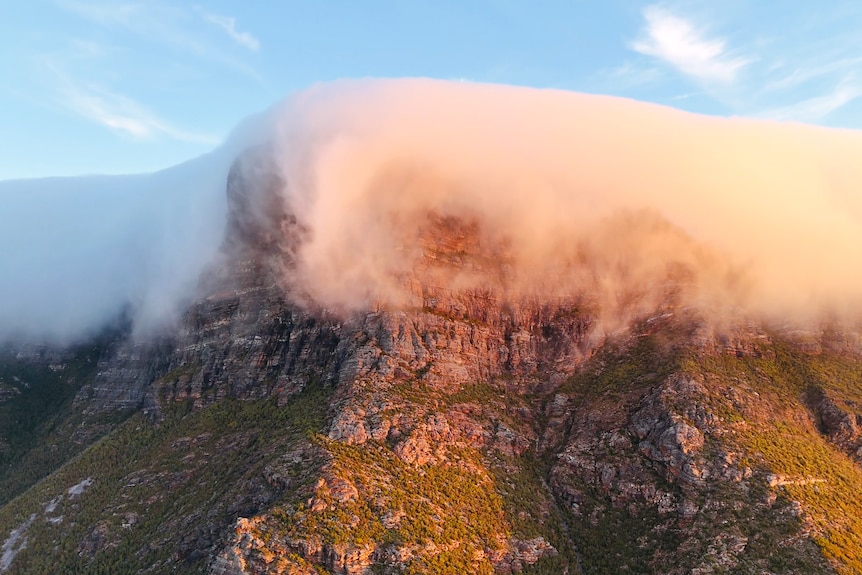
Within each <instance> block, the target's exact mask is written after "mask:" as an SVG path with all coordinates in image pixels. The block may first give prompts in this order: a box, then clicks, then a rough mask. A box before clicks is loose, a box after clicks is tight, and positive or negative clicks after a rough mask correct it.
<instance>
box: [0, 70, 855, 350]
mask: <svg viewBox="0 0 862 575" xmlns="http://www.w3.org/2000/svg"><path fill="white" fill-rule="evenodd" d="M261 143H268V144H269V145H270V146H271V150H272V153H273V159H274V161H275V165H276V167H277V169H278V170H279V171H280V172H281V176H282V180H283V181H284V182H285V186H284V189H283V190H282V199H283V201H284V202H285V205H286V207H287V208H288V209H289V210H290V211H291V212H292V213H293V214H294V215H295V216H296V218H297V219H298V221H299V222H300V223H301V224H302V225H303V226H304V227H305V229H307V230H308V233H307V234H306V235H305V236H304V237H306V238H307V239H306V241H305V242H304V243H303V244H302V245H301V246H299V247H298V248H297V250H298V251H297V252H296V253H297V257H298V262H297V265H296V267H293V268H291V269H290V271H289V272H286V273H289V274H290V275H291V277H290V278H288V279H289V280H290V281H289V282H286V283H289V284H290V285H291V286H294V287H298V288H299V289H300V290H301V291H302V292H303V293H304V294H305V295H306V297H308V298H310V299H311V300H312V301H313V302H314V303H315V304H317V305H320V306H324V307H327V308H333V309H338V310H343V311H346V312H350V311H356V310H362V309H366V308H367V307H369V306H372V305H374V306H379V305H383V306H393V307H399V306H410V305H415V303H416V302H415V293H412V292H411V291H410V290H409V289H408V288H407V287H405V285H406V284H405V280H404V278H405V277H409V276H410V275H411V274H412V273H415V270H416V269H417V266H419V265H420V264H421V257H422V253H423V251H422V250H423V248H422V242H423V239H422V238H423V233H424V232H425V231H427V227H428V225H430V224H429V222H432V221H433V219H429V218H431V216H432V215H433V216H437V217H447V218H455V219H457V220H461V221H464V222H469V223H471V225H474V226H475V229H476V230H478V232H477V233H478V234H479V236H480V242H481V244H482V245H483V246H484V249H486V250H487V251H488V252H489V253H497V254H500V255H501V258H502V260H505V265H504V266H502V267H501V268H500V269H503V268H505V273H504V274H502V275H501V274H500V273H498V272H499V269H495V270H490V269H487V270H484V271H482V270H479V271H476V270H475V269H473V270H470V271H469V272H468V271H465V270H450V271H448V272H446V273H445V274H443V275H438V276H435V278H436V280H437V281H443V282H446V283H447V284H448V285H451V286H457V287H463V288H485V287H490V288H492V289H495V290H499V291H500V292H501V293H503V294H504V295H505V296H506V297H512V298H516V297H574V296H577V295H579V294H588V295H590V297H592V298H593V300H594V301H595V302H596V304H597V306H598V307H599V309H600V310H601V313H602V314H604V315H605V316H606V317H611V316H613V317H616V318H617V320H620V318H622V317H626V318H628V317H631V316H632V315H636V314H638V313H642V312H647V311H649V310H650V309H651V308H654V306H655V305H657V304H658V303H660V301H661V299H662V294H661V292H662V289H663V286H666V284H667V281H668V278H671V277H677V278H678V276H679V274H680V273H681V271H680V270H683V271H684V274H683V275H685V277H686V278H687V279H686V281H685V284H686V285H687V286H688V287H687V289H686V293H685V298H686V300H687V301H686V302H685V303H688V304H691V305H698V306H703V307H705V308H709V309H713V310H718V311H721V310H723V309H734V310H742V311H743V312H744V313H751V314H758V315H763V316H767V317H770V318H777V319H794V318H796V319H799V320H800V321H802V320H806V319H808V318H812V317H816V316H818V314H820V313H822V312H824V311H831V312H835V313H841V314H857V313H858V312H859V310H860V304H862V273H860V272H859V271H858V268H857V262H859V261H862V189H860V186H862V134H860V133H859V132H855V131H842V130H834V129H825V128H818V127H813V126H806V125H800V124H781V123H774V122H773V123H771V122H766V121H754V120H746V119H739V118H729V119H728V118H714V117H706V116H699V115H695V114H689V113H685V112H681V111H678V110H674V109H670V108H666V107H661V106H658V105H653V104H646V103H641V102H635V101H631V100H626V99H621V98H613V97H608V96H597V95H586V94H578V93H571V92H563V91H555V90H538V89H530V88H518V87H510V86H494V85H481V84H470V83H460V82H458V83H456V82H444V81H436V80H422V79H416V80H412V79H411V80H373V81H344V82H335V83H330V84H324V85H320V86H314V87H311V88H309V89H307V90H305V91H303V92H300V93H298V94H295V95H293V96H291V97H289V98H287V99H286V100H284V101H283V102H280V103H278V104H276V105H274V106H273V107H272V108H271V109H270V110H267V111H265V112H264V113H263V114H261V115H258V116H255V117H253V118H251V119H250V120H248V121H247V122H245V123H244V124H243V125H241V126H240V127H239V128H238V130H237V131H236V132H235V133H234V134H233V135H232V136H231V137H230V138H228V140H227V142H226V143H225V144H224V145H223V146H221V147H220V148H218V149H217V150H215V151H214V152H212V153H211V154H208V155H207V156H203V157H201V158H198V159H197V160H194V161H192V162H188V163H186V164H182V165H179V166H176V167H174V168H171V169H168V170H165V171H162V172H158V173H154V174H145V175H134V176H101V177H96V176H94V177H85V178H56V179H48V180H27V181H9V182H0V341H2V340H8V339H12V338H30V339H38V338H42V339H47V340H49V341H55V342H69V341H74V340H76V339H80V338H82V337H85V336H87V335H89V334H92V333H94V332H95V331H96V330H98V329H99V328H100V327H101V326H103V325H104V324H105V323H106V322H108V321H110V320H112V319H113V318H115V317H117V315H118V314H120V313H127V314H129V315H130V317H131V318H132V320H133V322H134V324H135V327H136V329H137V330H138V331H139V332H141V333H146V332H148V331H150V330H156V329H161V328H164V327H165V326H170V325H171V324H172V322H175V321H176V320H177V318H178V317H179V316H180V315H181V314H182V312H183V311H184V309H185V306H186V305H187V304H188V302H189V301H190V300H191V299H192V298H194V297H195V295H196V287H197V282H198V278H199V276H200V274H201V273H202V272H203V270H204V269H205V268H206V267H207V266H208V265H209V264H210V263H211V262H213V261H214V259H215V258H216V257H217V255H218V251H219V245H220V244H221V241H222V235H223V233H224V228H225V220H226V209H227V204H226V201H225V181H226V176H227V173H228V171H229V169H230V167H231V164H232V163H233V161H234V159H235V158H236V157H237V156H238V155H239V153H240V152H241V151H242V150H243V149H244V148H246V147H248V146H252V145H259V144H261ZM502 260H501V261H502ZM438 271H439V270H438ZM492 271H493V273H492ZM441 273H442V272H441Z"/></svg>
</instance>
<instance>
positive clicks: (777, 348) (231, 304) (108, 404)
mask: <svg viewBox="0 0 862 575" xmlns="http://www.w3.org/2000/svg"><path fill="white" fill-rule="evenodd" d="M270 162H271V159H270V156H269V154H268V153H267V151H266V149H261V148H257V149H252V150H250V151H248V152H246V153H245V154H244V155H243V156H242V157H241V158H240V159H239V160H238V161H237V162H236V163H235V164H234V166H233V168H232V170H231V172H230V174H229V176H228V179H227V204H228V222H227V226H226V228H225V236H224V239H223V241H222V244H221V248H220V251H219V255H218V257H217V258H216V259H215V261H214V263H212V264H211V265H210V266H209V267H208V268H207V269H206V271H205V272H204V274H203V275H202V276H201V278H200V282H199V286H198V290H197V296H196V298H195V299H194V301H193V302H192V303H191V304H190V305H189V306H188V309H187V311H186V312H185V313H184V315H183V316H182V319H181V321H180V322H179V324H178V325H176V326H174V328H173V329H171V330H167V331H165V332H160V333H159V335H153V334H152V333H151V334H142V333H139V332H136V331H135V330H133V329H132V328H131V327H130V326H129V322H128V321H126V320H123V319H122V318H121V319H119V320H117V321H116V322H115V323H114V324H113V325H112V326H110V327H108V328H105V329H104V330H103V332H101V333H100V334H99V335H98V336H97V337H94V338H91V339H89V340H88V341H87V342H86V343H84V344H78V345H75V346H71V347H57V346H49V345H36V344H21V343H12V344H7V345H6V346H5V348H4V349H3V353H2V361H1V362H0V414H2V417H0V464H2V470H0V505H2V507H0V540H2V541H3V543H2V555H0V572H3V573H8V574H10V575H12V574H42V573H69V574H71V573H81V574H84V573H86V574H99V573H111V574H119V573H153V574H155V573H209V574H212V575H239V574H263V573H282V574H287V573H290V574H300V573H301V574H322V573H333V574H351V575H358V574H369V573H393V574H394V573H416V574H418V573H429V574H430V573H441V574H444V573H445V574H453V573H463V574H468V573H477V574H478V573H482V574H491V573H525V574H526V573H533V574H539V573H544V574H562V573H571V574H575V573H584V574H588V575H589V574H596V573H643V574H647V573H656V574H658V573H662V574H689V573H691V574H698V575H705V574H709V573H752V574H754V573H756V574H766V573H771V574H814V573H840V574H851V573H862V498H860V497H859V493H860V492H862V331H860V329H859V328H858V326H857V327H856V328H854V327H853V326H850V327H848V326H847V325H846V322H845V323H844V324H841V323H840V322H838V321H832V322H822V323H819V324H817V325H816V327H809V328H806V329H802V328H800V327H799V326H797V325H795V324H794V325H793V327H790V324H788V325H776V324H775V323H774V322H773V323H769V322H764V321H758V320H755V319H752V318H751V317H747V316H746V315H745V313H744V312H739V313H738V314H736V315H731V316H728V317H723V318H722V319H721V320H718V319H717V318H716V317H715V315H714V313H713V312H712V311H711V310H710V309H707V308H703V307H698V306H696V305H691V302H690V301H689V300H688V299H687V298H686V297H685V296H684V294H685V293H686V291H687V290H689V289H691V286H692V284H693V283H696V281H695V280H694V279H693V275H696V274H697V272H698V270H695V269H689V268H686V267H685V266H684V265H682V264H680V265H679V266H675V267H671V268H669V272H668V274H667V276H666V277H664V279H663V283H661V284H659V285H657V286H649V287H648V289H647V290H646V291H645V290H644V286H634V285H633V286H622V287H621V288H620V289H621V290H628V292H626V293H621V294H619V295H620V297H621V298H623V299H625V298H634V300H637V301H638V302H648V303H649V306H648V307H644V306H643V305H634V306H630V309H632V310H634V312H636V313H632V314H630V315H629V316H627V317H625V321H622V320H621V321H618V322H617V324H616V325H614V327H613V328H612V329H611V328H609V327H608V324H607V322H606V320H604V319H603V317H602V313H601V308H600V303H601V302H600V300H599V299H597V298H596V297H594V295H595V294H591V292H590V291H589V290H583V291H580V292H570V293H568V294H565V293H564V294H562V295H556V296H553V297H551V296H548V295H547V294H540V295H536V294H532V295H531V294H529V293H526V292H522V291H518V290H512V289H510V287H511V285H512V284H513V280H512V277H513V274H515V273H516V272H514V271H513V270H512V257H511V250H510V247H509V246H507V244H506V243H505V242H498V241H495V240H494V239H493V238H490V239H489V237H488V236H487V235H486V234H484V233H483V231H482V229H481V225H482V224H481V222H480V221H477V220H471V219H469V218H465V217H456V216H452V215H447V214H441V213H435V212H433V211H429V212H426V213H423V214H420V215H419V216H418V218H417V219H415V220H414V221H413V222H412V224H413V225H412V227H411V229H412V230H413V231H414V232H415V238H416V240H417V243H416V246H418V248H417V249H418V252H417V253H416V258H415V259H414V260H413V265H412V267H411V268H410V269H409V273H403V270H399V272H398V274H396V276H395V277H394V279H393V281H395V282H396V283H397V284H398V285H399V286H401V287H402V288H403V289H404V290H405V293H407V294H409V298H408V300H407V301H406V302H404V303H403V304H401V305H393V304H392V303H391V302H377V303H373V302H372V303H371V304H369V305H368V306H367V307H366V308H364V309H354V310H346V311H345V310H338V309H333V308H327V307H323V306H321V305H319V304H318V303H316V302H315V299H314V298H313V297H312V294H310V293H309V292H308V291H307V290H306V286H304V285H302V284H301V283H300V282H297V281H295V280H296V277H297V275H298V274H299V273H300V272H299V271H298V267H299V266H301V265H302V262H301V261H300V260H299V257H298V253H299V249H300V246H301V245H302V244H303V242H306V241H308V237H309V234H310V233H312V231H311V230H309V229H308V228H307V227H305V226H304V225H303V223H302V222H301V221H300V220H298V219H297V217H296V216H295V214H293V213H291V211H290V209H289V207H288V206H287V205H286V204H284V203H283V202H281V201H279V198H280V195H279V190H280V189H281V188H282V187H283V186H284V185H285V182H284V181H283V179H282V176H281V175H280V174H279V172H278V170H275V169H274V168H273V166H272V165H271V164H270ZM647 220H649V218H647ZM629 223H630V224H631V225H630V226H629V227H630V229H632V230H634V231H633V232H632V233H635V234H637V233H640V231H638V228H639V226H640V224H638V223H637V221H630V222H629ZM656 225H658V224H657V223H656V222H655V221H651V220H650V221H648V224H647V225H646V227H645V228H644V230H645V231H644V230H641V231H644V233H646V234H647V235H646V236H643V237H651V236H649V234H651V233H654V231H655V229H656ZM659 227H660V228H661V229H662V230H664V228H663V227H661V226H659ZM669 233H676V232H673V231H671V232H669ZM453 274H454V275H453ZM453 277H458V278H464V277H479V278H481V281H478V282H476V281H462V282H460V285H459V282H453V281H451V280H452V278H453ZM347 287H348V288H349V287H350V286H347Z"/></svg>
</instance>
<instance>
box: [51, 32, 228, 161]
mask: <svg viewBox="0 0 862 575" xmlns="http://www.w3.org/2000/svg"><path fill="white" fill-rule="evenodd" d="M81 50H83V51H84V52H90V53H92V52H95V53H99V52H100V48H99V46H98V45H97V44H94V43H91V42H87V43H85V45H83V47H82V48H81ZM80 56H81V52H78V53H74V52H73V53H72V54H64V55H62V56H58V55H53V56H47V57H45V58H44V59H43V60H42V63H43V65H44V69H45V70H46V71H47V72H48V80H49V87H50V89H51V90H52V91H53V93H54V101H55V104H58V105H59V106H60V107H62V108H65V109H66V110H68V111H70V112H72V113H74V114H77V115H79V116H81V117H83V118H86V119H87V120H90V121H92V122H95V123H97V124H99V125H102V126H104V127H106V128H109V129H110V130H112V131H113V132H115V133H117V134H120V135H122V136H124V137H128V138H131V139H134V140H156V139H160V138H163V137H166V138H169V139H172V140H177V141H182V142H192V143H196V144H204V145H208V146H213V145H216V144H218V143H219V138H218V137H217V136H214V135H211V134H204V133H198V132H194V131H189V130H185V129H183V128H180V127H178V126H176V125H174V124H172V123H171V122H168V121H167V120H164V119H163V118H161V117H159V116H158V115H157V114H156V113H154V112H152V111H151V110H149V109H148V108H147V107H146V106H144V105H143V104H141V103H140V102H139V101H137V100H135V99H134V98H131V97H129V96H127V95H125V94H122V93H119V92H116V91H114V90H112V89H110V88H106V87H105V86H104V85H102V84H100V83H97V82H92V81H85V80H81V79H79V78H78V77H76V76H75V75H74V73H73V71H72V68H74V65H73V63H72V61H74V60H75V59H76V57H80Z"/></svg>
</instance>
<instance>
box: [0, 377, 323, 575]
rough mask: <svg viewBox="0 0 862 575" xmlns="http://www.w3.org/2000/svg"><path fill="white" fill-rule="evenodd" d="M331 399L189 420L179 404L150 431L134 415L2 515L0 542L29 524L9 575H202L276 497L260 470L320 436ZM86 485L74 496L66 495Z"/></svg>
mask: <svg viewBox="0 0 862 575" xmlns="http://www.w3.org/2000/svg"><path fill="white" fill-rule="evenodd" d="M329 391H330V390H329V389H327V388H323V387H321V386H319V385H310V386H308V387H307V388H306V390H305V391H303V392H302V393H301V394H300V395H298V396H297V397H296V398H295V400H294V401H293V402H292V403H290V404H289V405H287V406H285V407H279V406H278V405H277V402H276V401H275V400H266V401H262V400H261V401H247V402H243V401H235V400H225V401H222V402H219V403H217V404H214V405H212V406H210V407H207V408H205V409H202V410H197V411H196V410H192V409H191V405H190V403H183V404H178V405H175V406H171V407H170V408H169V409H168V410H167V412H166V413H165V418H164V420H163V421H161V422H160V423H159V424H154V423H153V422H151V421H149V420H147V419H146V418H144V417H143V416H142V415H141V414H136V415H134V416H132V417H131V418H129V419H128V420H126V421H125V422H124V423H123V424H121V425H120V426H119V427H118V428H117V429H116V430H115V431H113V432H112V433H110V434H108V435H107V436H105V437H104V438H102V439H101V440H100V441H98V442H97V443H96V444H95V445H93V446H92V447H90V448H89V449H87V450H86V451H84V452H83V453H82V454H81V455H80V456H79V457H77V458H76V459H74V460H72V461H70V462H69V463H67V464H66V465H65V466H64V467H63V468H62V469H61V470H59V471H58V472H57V473H55V474H53V475H51V476H50V477H48V478H46V479H45V480H43V481H41V482H40V483H39V484H37V485H36V486H34V487H33V488H31V489H30V490H28V491H27V492H26V493H24V494H22V495H21V496H19V497H18V498H16V499H14V500H12V501H11V502H9V503H8V504H7V505H6V506H4V507H2V508H0V534H4V533H6V534H8V533H9V532H10V531H11V530H12V529H14V528H16V527H18V526H19V525H21V523H23V521H24V520H25V519H26V518H27V517H28V516H29V515H30V514H31V513H33V512H34V511H35V512H36V513H37V518H36V520H35V521H34V522H33V524H32V525H31V526H30V528H29V529H28V530H27V538H28V542H27V548H26V549H25V550H23V551H22V552H21V553H20V555H19V556H18V557H17V558H16V560H15V562H14V563H13V565H12V568H11V569H10V570H9V573H10V574H12V575H15V574H35V573H49V572H52V573H58V572H62V573H68V574H75V573H80V574H88V575H90V574H100V573H111V574H123V573H138V572H141V571H144V570H146V571H147V572H148V573H173V572H177V571H181V572H183V573H202V572H203V571H204V569H205V567H206V565H205V560H206V559H207V554H208V552H209V551H208V549H209V546H211V545H212V544H214V543H215V541H216V539H217V538H218V537H219V536H220V535H221V534H222V533H223V532H224V531H225V530H226V529H227V528H228V526H229V525H230V524H232V522H233V521H234V520H235V518H236V517H237V516H244V515H245V516H248V515H252V514H254V513H255V512H257V511H258V510H259V509H260V506H261V504H263V503H264V502H266V501H268V500H271V499H272V498H273V497H275V496H277V493H275V492H274V491H273V488H272V487H271V486H269V485H267V484H266V483H265V482H264V481H263V479H262V478H263V476H264V468H265V467H266V466H267V465H268V464H270V463H272V461H273V460H274V459H276V457H277V456H278V455H279V454H281V453H284V452H285V451H287V450H289V449H291V448H293V447H296V446H297V445H300V444H302V443H303V442H306V443H307V438H308V437H310V436H311V435H313V434H314V433H318V432H319V431H320V429H321V426H322V424H323V421H324V414H323V411H322V410H323V406H325V405H326V398H327V396H328V393H329ZM313 463H314V462H307V465H308V466H309V467H311V466H313ZM306 472H307V473H310V472H311V469H308V470H306ZM87 478H91V479H92V480H93V481H92V485H90V486H89V487H87V488H86V489H85V490H84V492H83V493H82V494H81V495H79V496H77V497H73V496H71V495H69V494H68V493H67V490H68V489H69V488H70V487H72V486H73V485H76V484H78V483H80V482H81V481H82V480H84V479H87ZM58 496H62V497H61V498H60V499H59V500H57V499H56V498H57V497H58ZM52 500H55V501H57V504H56V508H55V509H54V510H53V511H51V512H48V511H46V505H47V504H48V503H49V502H50V501H52ZM59 517H62V518H63V519H62V520H60V521H58V522H57V523H52V522H50V521H48V519H49V518H54V519H55V521H56V518H59ZM201 550H203V551H204V552H203V553H201Z"/></svg>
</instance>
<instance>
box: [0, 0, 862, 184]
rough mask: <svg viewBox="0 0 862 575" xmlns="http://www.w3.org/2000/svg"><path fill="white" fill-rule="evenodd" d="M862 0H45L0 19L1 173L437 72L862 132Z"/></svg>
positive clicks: (56, 172) (117, 150)
mask: <svg viewBox="0 0 862 575" xmlns="http://www.w3.org/2000/svg"><path fill="white" fill-rule="evenodd" d="M860 31H862V5H860V4H859V2H858V1H856V0H825V1H823V2H819V3H817V4H816V9H814V4H812V3H810V2H801V1H797V2H792V1H781V2H778V1H773V0H764V1H756V2H755V1H753V0H752V1H744V0H725V1H723V2H713V1H706V0H703V1H700V0H692V1H683V2H675V1H669V2H659V3H655V2H640V1H636V0H629V1H624V0H607V1H603V2H593V1H571V0H569V1H562V0H561V1H550V0H536V1H531V2H515V1H513V0H470V1H467V0H433V1H432V0H404V1H400V2H396V1H390V2H383V1H377V0H370V1H364V2H348V1H342V2H333V1H314V2H312V1H304V2H300V1H293V0H290V1H289V0H285V1H279V2H262V1H240V0H220V1H215V0H214V1H207V0H201V1H198V2H182V1H173V2H168V1H162V0H136V1H122V0H118V1H114V0H112V1H106V0H31V1H28V2H14V3H11V2H10V3H6V5H4V10H3V18H2V19H0V77H2V78H3V81H2V83H0V180H6V179H17V178H33V177H45V176H61V175H81V174H121V173H138V172H148V171H154V170H159V169H163V168H167V167H169V166H172V165H175V164H178V163H180V162H183V161H186V160H188V159H190V158H193V157H196V156H199V155H201V154H204V153H206V152H207V151H209V150H212V149H213V148H214V147H216V146H217V145H218V144H219V143H220V142H222V141H223V140H224V139H225V138H226V137H227V136H228V134H229V133H230V131H231V129H232V128H233V127H234V126H235V125H237V123H238V122H239V121H240V120H242V118H244V117H246V116H248V115H249V114H253V113H256V112H259V111H262V110H265V109H267V108H268V107H269V106H271V105H273V104H274V103H276V102H278V101H279V100H281V99H283V98H284V97H286V96H288V95H290V94H292V93H295V92H297V91H301V90H303V89H305V88H307V87H309V86H312V85H314V84H317V83H320V82H327V81H332V80H336V79H342V78H381V77H431V78H439V79H447V80H463V81H470V82H491V83H502V84H514V85H523V86H532V87H538V88H555V89H563V90H573V91H580V92H587V93H595V94H610V95H616V96H623V97H627V98H634V99H638V100H642V101H649V102H655V103H659V104H663V105H667V106H672V107H675V108H679V109H682V110H687V111H692V112H698V113H704V114H710V115H718V116H743V117H751V118H765V119H773V120H780V121H791V122H804V123H812V124H818V125H822V126H829V127H837V128H850V129H854V130H855V129H860V128H862V33H860Z"/></svg>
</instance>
